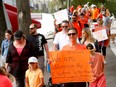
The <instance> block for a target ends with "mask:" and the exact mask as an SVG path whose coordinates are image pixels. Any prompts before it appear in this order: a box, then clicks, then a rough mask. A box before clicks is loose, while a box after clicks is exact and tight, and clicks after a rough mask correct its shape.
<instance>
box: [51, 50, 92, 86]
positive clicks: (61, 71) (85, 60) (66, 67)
mask: <svg viewBox="0 0 116 87" xmlns="http://www.w3.org/2000/svg"><path fill="white" fill-rule="evenodd" d="M50 59H51V61H52V62H51V64H50V66H51V76H52V83H53V84H55V83H67V82H89V81H91V80H92V77H91V76H92V74H91V66H90V64H89V59H90V52H89V51H88V50H77V51H54V52H50Z"/></svg>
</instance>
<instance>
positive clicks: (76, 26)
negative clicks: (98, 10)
mask: <svg viewBox="0 0 116 87" xmlns="http://www.w3.org/2000/svg"><path fill="white" fill-rule="evenodd" d="M80 23H81V22H80ZM72 24H73V27H74V28H76V29H77V31H78V38H81V36H82V28H81V26H80V25H79V23H78V22H72Z"/></svg>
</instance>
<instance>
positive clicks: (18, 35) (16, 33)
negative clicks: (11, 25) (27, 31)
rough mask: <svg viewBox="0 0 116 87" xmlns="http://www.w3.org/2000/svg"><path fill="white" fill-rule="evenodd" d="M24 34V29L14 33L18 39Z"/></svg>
mask: <svg viewBox="0 0 116 87" xmlns="http://www.w3.org/2000/svg"><path fill="white" fill-rule="evenodd" d="M22 36H23V32H22V31H16V32H15V33H14V38H15V39H16V40H20V39H21V37H22Z"/></svg>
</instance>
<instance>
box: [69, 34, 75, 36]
mask: <svg viewBox="0 0 116 87" xmlns="http://www.w3.org/2000/svg"><path fill="white" fill-rule="evenodd" d="M71 35H72V36H74V35H76V33H69V34H68V36H71Z"/></svg>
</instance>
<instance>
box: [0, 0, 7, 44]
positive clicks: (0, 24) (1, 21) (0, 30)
mask: <svg viewBox="0 0 116 87" xmlns="http://www.w3.org/2000/svg"><path fill="white" fill-rule="evenodd" d="M6 29H7V26H6V21H5V16H4V9H3V2H2V0H0V44H1V42H2V40H3V38H4V32H5V30H6Z"/></svg>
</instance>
